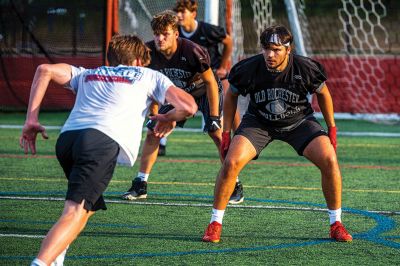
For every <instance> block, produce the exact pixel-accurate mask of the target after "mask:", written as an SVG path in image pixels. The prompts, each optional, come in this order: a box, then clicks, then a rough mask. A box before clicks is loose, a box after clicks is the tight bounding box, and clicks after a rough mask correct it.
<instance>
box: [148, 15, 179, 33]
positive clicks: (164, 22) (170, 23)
mask: <svg viewBox="0 0 400 266" xmlns="http://www.w3.org/2000/svg"><path fill="white" fill-rule="evenodd" d="M168 27H171V28H172V29H173V30H174V31H177V30H178V16H177V15H176V13H175V12H174V11H172V10H165V11H162V12H160V13H158V14H157V15H155V16H154V17H153V19H152V20H151V29H152V30H153V33H155V34H159V33H162V32H163V31H165V30H167V29H168Z"/></svg>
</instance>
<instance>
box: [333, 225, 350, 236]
mask: <svg viewBox="0 0 400 266" xmlns="http://www.w3.org/2000/svg"><path fill="white" fill-rule="evenodd" d="M332 233H333V234H334V235H337V236H344V235H348V234H349V232H347V230H346V228H344V226H343V224H342V223H340V222H337V223H336V224H335V225H333V226H332Z"/></svg>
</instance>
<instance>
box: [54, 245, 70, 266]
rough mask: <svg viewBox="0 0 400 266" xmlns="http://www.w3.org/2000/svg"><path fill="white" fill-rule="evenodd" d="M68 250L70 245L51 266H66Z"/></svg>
mask: <svg viewBox="0 0 400 266" xmlns="http://www.w3.org/2000/svg"><path fill="white" fill-rule="evenodd" d="M68 248H69V245H68V246H67V248H66V249H64V251H63V252H61V253H60V255H58V256H57V258H56V259H55V260H54V261H53V262H52V263H51V265H50V266H63V265H64V259H65V254H67V250H68Z"/></svg>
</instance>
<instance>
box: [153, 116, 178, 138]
mask: <svg viewBox="0 0 400 266" xmlns="http://www.w3.org/2000/svg"><path fill="white" fill-rule="evenodd" d="M164 116H165V114H157V115H154V116H152V117H150V119H151V120H153V121H157V124H156V126H155V127H154V129H153V134H154V136H156V137H158V138H162V137H167V136H168V135H169V134H171V132H172V130H173V129H174V128H175V126H176V121H170V120H168V119H166V118H165V117H164Z"/></svg>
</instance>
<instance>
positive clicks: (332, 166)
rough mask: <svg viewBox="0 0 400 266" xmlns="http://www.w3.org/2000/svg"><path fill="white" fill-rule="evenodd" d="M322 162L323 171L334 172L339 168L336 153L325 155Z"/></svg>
mask: <svg viewBox="0 0 400 266" xmlns="http://www.w3.org/2000/svg"><path fill="white" fill-rule="evenodd" d="M321 162H322V163H321V165H320V166H319V168H321V170H322V171H332V170H336V169H337V168H339V166H338V161H337V157H336V155H335V154H334V153H333V154H327V155H325V156H324V158H323V160H321Z"/></svg>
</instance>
